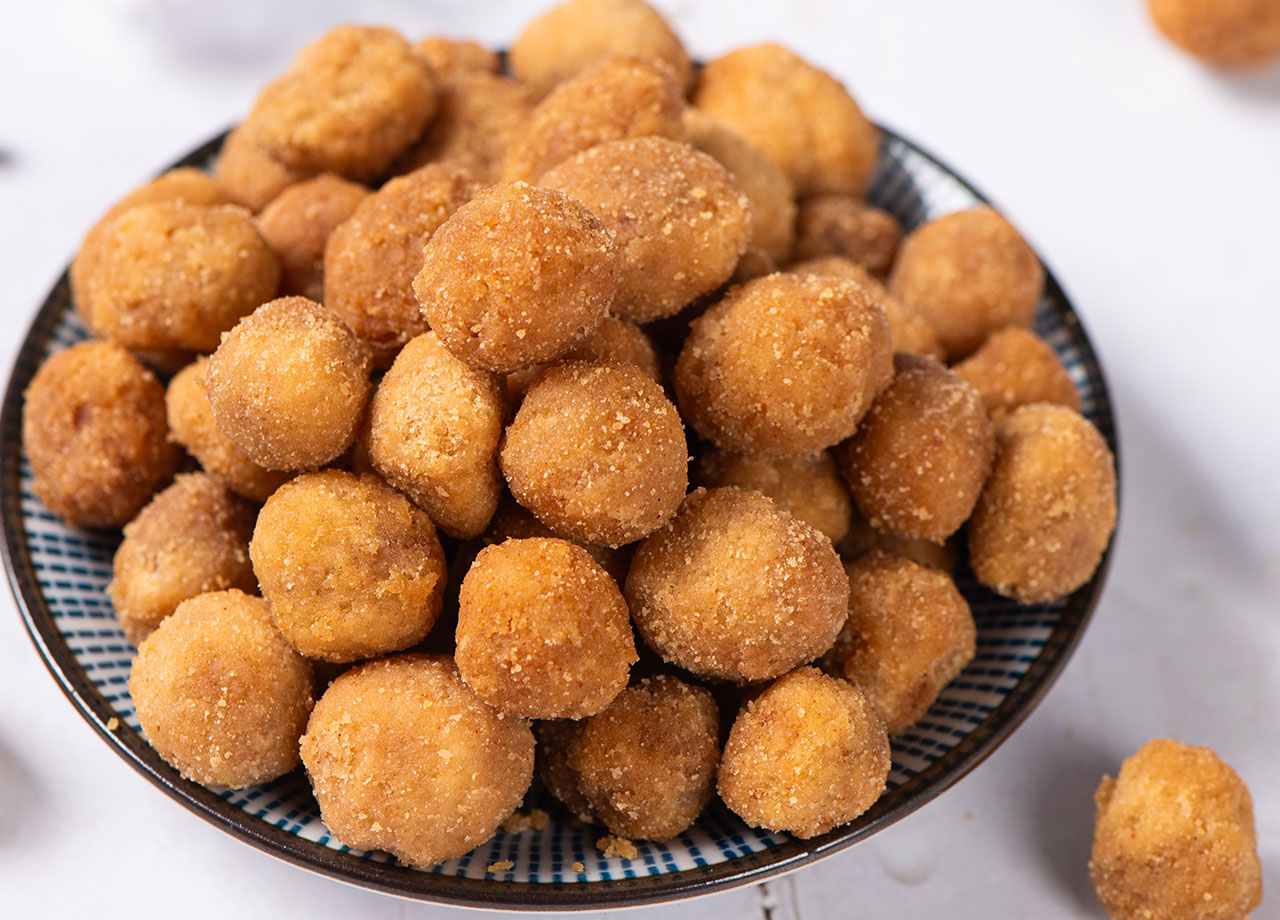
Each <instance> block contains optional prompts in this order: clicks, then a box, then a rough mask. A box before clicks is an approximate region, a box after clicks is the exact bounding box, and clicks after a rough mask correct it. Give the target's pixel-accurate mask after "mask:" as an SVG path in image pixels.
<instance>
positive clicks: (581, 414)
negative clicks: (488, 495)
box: [499, 363, 688, 547]
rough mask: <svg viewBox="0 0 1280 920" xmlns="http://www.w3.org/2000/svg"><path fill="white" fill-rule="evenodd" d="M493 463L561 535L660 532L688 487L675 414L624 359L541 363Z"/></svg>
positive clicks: (593, 538)
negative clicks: (543, 367)
mask: <svg viewBox="0 0 1280 920" xmlns="http://www.w3.org/2000/svg"><path fill="white" fill-rule="evenodd" d="M499 462H500V463H501V465H502V472H503V475H504V476H506V479H507V485H508V487H509V488H510V489H511V494H512V495H514V496H515V499H516V501H518V502H520V504H522V505H524V506H525V507H526V508H528V509H529V510H530V511H532V512H533V513H534V514H536V515H537V516H538V517H539V518H540V519H541V520H542V521H543V523H545V524H546V525H547V526H549V527H550V528H551V529H552V530H554V531H556V532H557V533H559V534H562V535H564V536H567V537H571V538H573V539H577V540H585V541H586V542H588V543H598V544H601V545H603V546H613V547H617V546H621V545H622V544H624V543H631V542H633V541H635V540H639V539H640V538H641V537H643V536H645V535H647V534H650V533H652V532H653V531H655V530H657V529H658V528H659V527H661V526H662V525H663V524H665V523H666V522H667V521H668V520H670V518H671V516H672V515H673V514H675V513H676V509H677V508H678V507H679V506H680V502H681V500H682V499H683V498H684V493H685V490H686V488H688V469H687V466H688V448H687V446H686V444H685V438H684V426H683V425H682V424H681V422H680V414H679V413H678V412H677V411H676V407H675V406H673V405H672V404H671V401H670V400H668V399H667V397H666V394H665V393H663V391H662V388H661V387H660V386H658V384H656V383H654V382H653V380H651V379H650V378H649V377H647V376H645V374H644V372H643V371H641V370H639V369H638V368H636V367H635V366H634V365H630V364H617V365H604V364H584V363H571V364H565V365H556V366H553V367H549V368H547V369H546V370H545V371H544V372H543V373H542V374H541V375H540V376H539V377H538V379H537V380H535V381H534V383H533V385H532V386H531V387H530V388H529V392H528V394H526V396H525V398H524V402H522V403H521V404H520V410H519V411H518V412H517V413H516V417H515V420H514V421H513V422H512V423H511V425H510V426H509V427H508V428H507V433H506V438H505V440H504V441H503V444H502V449H501V452H500V453H499Z"/></svg>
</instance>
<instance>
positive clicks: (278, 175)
mask: <svg viewBox="0 0 1280 920" xmlns="http://www.w3.org/2000/svg"><path fill="white" fill-rule="evenodd" d="M255 128H256V126H255V125H254V124H253V123H252V122H243V123H241V124H239V125H237V126H236V127H234V128H232V129H231V131H230V132H228V134H227V138H226V140H224V141H223V142H222V149H221V150H220V151H218V159H217V162H215V163H214V164H213V175H214V177H215V178H216V179H217V180H218V184H219V185H221V186H222V187H223V188H225V189H226V190H227V194H228V195H230V196H231V200H232V201H234V202H235V203H236V204H238V205H243V206H244V207H246V208H248V209H249V210H250V211H253V212H255V213H256V212H258V211H261V210H262V209H263V208H265V207H266V206H267V205H268V204H270V203H271V202H272V201H273V200H274V199H275V198H276V196H277V195H279V194H280V193H281V192H283V191H284V190H285V189H286V188H288V187H289V186H291V185H293V184H294V183H295V182H301V181H302V180H303V179H306V178H308V176H309V175H311V174H312V173H310V172H304V171H302V170H297V169H290V168H289V167H288V166H285V165H284V164H283V163H281V162H280V161H279V160H277V159H276V158H275V157H273V156H272V155H271V154H270V153H268V152H267V151H266V150H265V149H264V148H263V147H262V146H261V145H260V144H259V143H258V139H257V136H256V134H255Z"/></svg>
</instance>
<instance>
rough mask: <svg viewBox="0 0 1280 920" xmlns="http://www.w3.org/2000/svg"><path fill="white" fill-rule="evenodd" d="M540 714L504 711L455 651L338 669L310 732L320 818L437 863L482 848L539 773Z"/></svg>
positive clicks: (353, 838)
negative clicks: (536, 735)
mask: <svg viewBox="0 0 1280 920" xmlns="http://www.w3.org/2000/svg"><path fill="white" fill-rule="evenodd" d="M533 751H534V741H533V732H532V731H530V729H529V723H528V722H526V721H525V720H524V719H519V718H516V717H514V716H505V717H504V716H503V715H502V714H501V713H499V712H498V711H497V710H496V709H494V708H493V707H492V706H490V705H489V704H487V703H485V702H484V701H483V700H482V699H480V697H479V696H477V695H476V693H475V691H474V690H472V689H471V688H470V687H468V686H467V685H466V684H465V683H463V681H462V678H461V677H459V676H458V669H457V667H456V666H455V665H454V663H453V660H452V659H451V658H449V657H447V656H444V655H395V656H392V657H390V658H382V659H379V660H378V661H370V662H367V663H365V664H362V665H359V666H357V667H355V668H352V669H351V670H349V671H347V672H346V673H344V674H342V675H341V676H340V677H338V678H337V679H336V680H335V681H334V682H333V683H332V684H330V685H329V689H328V690H326V691H325V693H324V696H322V697H321V698H320V701H319V702H318V703H317V704H316V708H315V712H314V713H312V715H311V720H310V722H308V723H307V731H306V734H305V735H303V736H302V762H303V764H305V765H306V768H307V775H308V776H309V778H310V779H311V789H312V791H313V792H314V793H315V797H316V802H318V803H319V805H320V816H321V818H323V820H324V823H325V827H327V828H328V829H329V831H330V833H332V834H333V835H334V837H336V838H337V839H338V840H340V841H342V842H343V843H345V844H346V845H347V846H349V847H355V848H357V849H381V850H387V851H388V852H390V853H392V854H394V855H395V856H396V857H398V858H399V859H400V860H401V861H402V862H404V863H406V864H407V865H410V866H419V867H426V866H432V865H435V864H436V863H440V862H444V861H445V860H446V859H453V858H454V857H457V856H461V855H463V854H464V853H467V852H470V851H471V850H472V849H474V848H475V847H477V846H479V845H480V844H481V843H484V842H485V841H486V840H488V839H489V838H490V837H492V836H493V834H494V832H495V831H496V830H497V829H498V827H499V826H500V825H501V824H502V822H503V821H505V820H506V819H507V818H509V817H510V816H511V814H512V813H513V812H514V811H515V810H516V807H517V806H518V805H519V804H520V802H521V800H522V799H523V798H524V795H525V792H527V791H528V789H529V783H530V781H531V780H532V779H533Z"/></svg>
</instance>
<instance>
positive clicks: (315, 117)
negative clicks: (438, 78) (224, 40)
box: [249, 26, 436, 181]
mask: <svg viewBox="0 0 1280 920" xmlns="http://www.w3.org/2000/svg"><path fill="white" fill-rule="evenodd" d="M435 110H436V86H435V78H434V77H433V76H432V75H431V67H430V65H428V64H427V62H426V61H424V60H423V59H422V58H421V57H419V56H418V55H417V54H415V53H414V51H413V49H412V48H411V47H410V46H409V43H408V42H406V41H405V40H404V39H403V38H401V37H400V36H399V35H397V34H396V33H395V32H393V31H392V30H390V29H381V28H369V27H359V26H339V27H338V28H336V29H333V30H332V31H330V32H328V33H326V34H325V35H324V36H322V37H321V38H319V39H317V40H316V41H314V42H312V43H311V44H310V45H308V46H307V47H305V48H303V49H302V51H300V52H299V53H298V56H297V57H296V58H295V59H294V61H293V64H291V65H290V67H289V69H288V70H287V71H286V72H285V73H284V75H283V76H281V77H279V78H277V79H276V80H274V81H273V82H271V83H270V84H268V85H267V87H266V88H265V89H264V90H263V91H262V94H261V95H260V96H259V97H258V101H257V103H256V104H255V105H254V107H253V112H252V113H250V115H249V121H250V122H251V123H252V124H253V136H254V139H255V140H256V141H257V143H258V145H259V146H261V147H262V148H264V149H265V150H266V151H267V152H268V153H269V154H270V155H271V156H272V157H273V158H275V159H278V160H279V161H280V162H281V163H283V164H284V165H285V166H286V167H287V168H289V169H292V170H297V171H300V172H303V173H306V174H314V173H319V172H333V173H337V174H338V175H340V176H346V177H347V178H350V179H356V180H361V181H369V180H372V179H376V178H377V177H378V176H379V175H380V174H382V173H384V172H386V170H387V167H388V166H390V165H391V161H392V160H394V159H395V158H396V155H397V154H399V153H400V152H401V151H402V150H404V149H405V148H406V147H408V146H409V145H410V144H411V143H413V142H414V141H415V140H417V139H418V137H419V136H421V134H422V131H423V129H424V128H425V127H426V126H427V123H428V122H429V121H430V120H431V116H432V115H434V114H435Z"/></svg>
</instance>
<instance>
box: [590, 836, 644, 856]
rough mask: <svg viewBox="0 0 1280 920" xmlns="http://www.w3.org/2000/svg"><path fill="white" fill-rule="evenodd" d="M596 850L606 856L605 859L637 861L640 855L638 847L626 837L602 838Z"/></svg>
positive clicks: (598, 841)
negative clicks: (617, 858) (615, 858)
mask: <svg viewBox="0 0 1280 920" xmlns="http://www.w3.org/2000/svg"><path fill="white" fill-rule="evenodd" d="M596 849H597V850H599V851H600V852H601V853H603V854H604V858H605V859H613V858H614V857H619V856H620V857H622V858H623V859H635V858H637V857H638V856H639V855H640V851H639V850H637V849H636V845H635V844H634V843H632V842H631V841H630V840H627V839H626V838H625V837H612V836H610V837H601V838H600V839H599V840H597V841H596Z"/></svg>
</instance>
